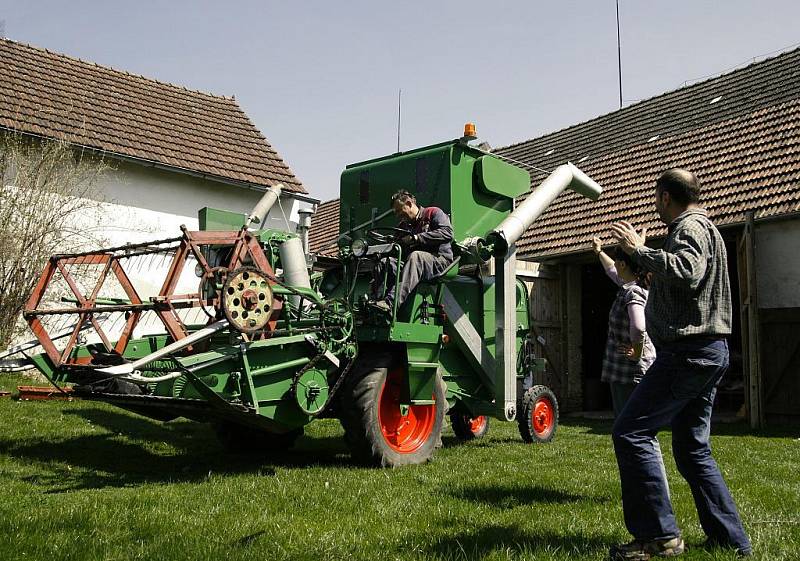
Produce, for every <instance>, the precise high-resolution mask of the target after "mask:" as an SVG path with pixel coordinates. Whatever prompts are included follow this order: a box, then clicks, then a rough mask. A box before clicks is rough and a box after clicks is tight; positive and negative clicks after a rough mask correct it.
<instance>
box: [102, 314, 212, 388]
mask: <svg viewBox="0 0 800 561" xmlns="http://www.w3.org/2000/svg"><path fill="white" fill-rule="evenodd" d="M226 327H228V320H226V319H223V320H220V321H217V322H215V323H212V324H211V325H209V326H208V327H204V328H203V329H198V330H197V331H195V332H194V333H192V334H191V335H188V336H186V337H184V338H183V339H178V340H177V341H175V342H174V343H170V344H169V345H167V346H166V347H163V348H161V349H158V350H157V351H156V352H154V353H150V354H149V355H147V356H143V357H142V358H140V359H139V360H136V361H134V362H127V363H125V364H120V365H117V366H109V367H108V368H98V369H97V371H98V372H102V373H103V374H108V375H110V376H129V375H131V374H133V372H134V370H139V369H140V368H141V367H142V366H146V365H148V364H150V363H151V362H153V361H154V360H159V359H162V358H164V357H166V356H169V355H171V354H172V353H175V352H178V351H182V350H183V349H185V348H186V347H188V346H189V345H194V344H195V343H197V342H199V341H202V340H203V339H208V338H209V337H211V336H212V335H214V334H215V333H217V332H218V331H222V330H223V329H225V328H226ZM151 381H152V380H151Z"/></svg>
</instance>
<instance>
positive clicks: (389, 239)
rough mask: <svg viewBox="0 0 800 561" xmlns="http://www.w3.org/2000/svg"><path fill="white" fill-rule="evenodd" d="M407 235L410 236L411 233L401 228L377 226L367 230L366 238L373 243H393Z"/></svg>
mask: <svg viewBox="0 0 800 561" xmlns="http://www.w3.org/2000/svg"><path fill="white" fill-rule="evenodd" d="M409 235H411V232H409V231H408V230H403V229H402V228H390V227H385V226H379V227H377V228H370V229H369V230H367V238H368V239H369V240H370V241H371V242H374V243H394V242H396V241H397V240H399V239H400V238H402V237H403V236H409Z"/></svg>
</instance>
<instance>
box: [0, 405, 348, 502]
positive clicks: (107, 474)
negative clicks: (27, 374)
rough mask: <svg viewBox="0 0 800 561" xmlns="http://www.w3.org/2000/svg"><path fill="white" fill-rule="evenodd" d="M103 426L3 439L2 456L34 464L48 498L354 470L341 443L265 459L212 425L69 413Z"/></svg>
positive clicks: (317, 442) (303, 446) (306, 443)
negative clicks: (296, 471)
mask: <svg viewBox="0 0 800 561" xmlns="http://www.w3.org/2000/svg"><path fill="white" fill-rule="evenodd" d="M64 414H65V415H75V416H78V417H81V418H83V419H85V420H86V421H88V422H89V423H90V425H92V426H94V427H99V428H100V429H104V430H100V431H98V434H86V435H81V436H76V437H73V438H63V439H59V438H53V437H49V438H41V439H30V438H25V439H18V440H6V441H0V454H5V455H7V456H10V457H14V458H18V459H20V460H24V461H25V462H26V463H29V464H34V465H35V466H36V468H37V471H38V472H39V473H37V474H36V475H32V476H27V477H23V478H22V480H24V481H27V482H29V483H33V484H35V485H38V486H42V487H47V488H48V489H47V490H46V491H45V492H46V493H60V492H65V491H74V490H80V489H99V488H104V487H128V486H136V485H140V484H146V483H175V482H192V481H202V480H204V479H207V478H208V477H210V476H211V475H212V474H216V475H219V474H223V475H227V474H238V473H253V474H259V475H267V476H271V475H274V473H275V470H274V468H275V467H276V466H280V467H287V468H294V467H296V468H303V467H309V466H318V465H327V466H337V465H341V466H343V467H348V468H350V467H357V466H353V465H351V463H350V462H351V460H350V458H349V456H345V455H343V454H345V453H346V449H345V447H344V444H343V442H342V441H341V439H340V438H334V437H329V438H328V437H323V438H308V437H305V436H304V437H301V438H300V439H299V440H298V441H297V444H296V446H295V449H293V450H290V451H287V452H281V453H270V454H269V456H266V455H264V454H231V453H227V452H225V451H224V450H223V448H222V446H221V444H220V443H219V442H218V441H217V439H216V437H215V435H214V430H213V429H212V428H211V427H210V426H209V425H208V424H204V423H194V422H178V423H175V424H171V423H167V424H163V423H160V422H157V421H152V420H150V419H147V418H144V417H139V416H133V415H131V414H128V413H123V412H116V411H110V410H105V409H99V408H86V409H81V410H76V411H65V412H64Z"/></svg>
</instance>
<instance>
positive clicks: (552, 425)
mask: <svg viewBox="0 0 800 561" xmlns="http://www.w3.org/2000/svg"><path fill="white" fill-rule="evenodd" d="M517 423H518V425H519V434H520V436H522V440H524V441H525V442H550V441H551V440H553V438H554V437H555V435H556V429H557V428H558V400H556V396H555V394H554V393H553V392H552V391H551V390H550V388H548V387H547V386H533V387H532V388H529V389H528V391H526V392H525V395H524V396H523V397H522V408H521V409H520V411H519V414H518V416H517Z"/></svg>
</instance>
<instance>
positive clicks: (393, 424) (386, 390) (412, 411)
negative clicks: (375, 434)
mask: <svg viewBox="0 0 800 561" xmlns="http://www.w3.org/2000/svg"><path fill="white" fill-rule="evenodd" d="M403 381H404V376H403V369H402V368H394V369H392V370H390V371H389V373H388V374H387V375H386V381H385V382H384V383H383V387H382V388H381V393H380V396H379V397H378V422H379V423H380V425H381V433H383V438H384V440H386V443H387V444H388V445H389V446H390V447H391V448H392V450H395V451H396V452H400V453H401V454H412V453H414V452H416V451H417V450H419V448H420V447H421V446H422V445H423V444H425V442H426V441H427V440H428V437H429V436H430V435H431V433H432V432H433V426H434V425H435V424H436V405H411V406H409V408H408V414H407V415H401V414H400V397H401V395H402V389H403ZM434 399H435V396H434Z"/></svg>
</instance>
